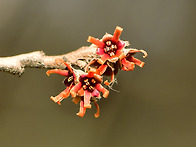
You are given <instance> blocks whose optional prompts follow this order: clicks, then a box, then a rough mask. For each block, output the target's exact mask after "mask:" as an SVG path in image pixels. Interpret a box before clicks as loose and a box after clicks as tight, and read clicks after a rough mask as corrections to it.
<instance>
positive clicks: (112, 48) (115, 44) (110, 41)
mask: <svg viewBox="0 0 196 147" xmlns="http://www.w3.org/2000/svg"><path fill="white" fill-rule="evenodd" d="M122 31H123V29H122V28H121V27H118V26H117V27H116V30H115V31H114V35H113V36H112V35H110V34H106V35H104V36H103V38H102V40H99V39H96V38H94V37H91V36H89V37H88V40H87V41H88V42H91V43H93V44H95V45H96V46H98V48H97V54H98V55H101V60H102V62H105V61H106V60H115V61H117V60H118V58H116V57H119V56H120V55H121V54H122V49H123V48H124V46H125V42H123V41H120V40H119V37H120V35H121V32H122Z"/></svg>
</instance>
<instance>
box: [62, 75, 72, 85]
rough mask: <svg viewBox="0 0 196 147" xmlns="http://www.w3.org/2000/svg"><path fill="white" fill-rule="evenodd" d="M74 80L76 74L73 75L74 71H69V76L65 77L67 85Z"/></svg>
mask: <svg viewBox="0 0 196 147" xmlns="http://www.w3.org/2000/svg"><path fill="white" fill-rule="evenodd" d="M73 82H74V75H73V73H69V76H67V77H66V78H65V79H64V84H65V85H66V86H70V85H71V84H72V83H73Z"/></svg>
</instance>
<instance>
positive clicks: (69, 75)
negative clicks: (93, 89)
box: [46, 58, 76, 105]
mask: <svg viewBox="0 0 196 147" xmlns="http://www.w3.org/2000/svg"><path fill="white" fill-rule="evenodd" d="M55 61H56V63H59V62H61V63H64V64H65V65H66V66H67V69H68V70H61V69H52V70H48V71H47V72H46V74H47V75H48V76H49V75H50V74H51V73H57V74H60V75H62V76H65V77H66V78H65V79H64V84H65V86H67V88H66V89H65V90H64V91H62V92H61V93H60V94H59V95H57V96H55V97H53V96H51V97H50V99H52V100H53V101H54V102H56V103H57V104H59V105H61V101H62V100H63V99H64V98H67V97H68V96H69V95H70V90H71V88H72V87H73V86H74V85H75V83H74V82H75V80H76V75H75V73H74V71H73V69H72V68H71V66H70V65H69V64H68V63H66V62H65V61H64V60H62V59H60V58H59V59H56V60H55Z"/></svg>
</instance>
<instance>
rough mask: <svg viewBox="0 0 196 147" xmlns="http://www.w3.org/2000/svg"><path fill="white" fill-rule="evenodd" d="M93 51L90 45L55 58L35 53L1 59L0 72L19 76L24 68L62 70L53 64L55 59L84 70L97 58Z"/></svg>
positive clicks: (39, 52)
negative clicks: (90, 61)
mask: <svg viewBox="0 0 196 147" xmlns="http://www.w3.org/2000/svg"><path fill="white" fill-rule="evenodd" d="M95 51H96V48H95V46H94V45H91V46H89V47H81V48H79V49H78V50H76V51H73V52H70V53H67V54H63V55H57V56H46V55H45V53H44V52H43V51H35V52H31V53H26V54H21V55H16V56H12V57H1V58H0V71H6V72H9V73H11V74H17V75H19V76H20V75H22V74H23V73H24V71H25V67H30V68H47V69H51V68H64V67H59V65H57V64H56V63H55V59H56V58H61V59H63V60H64V61H66V62H68V63H70V64H72V65H73V66H74V65H76V66H78V67H80V68H84V67H85V66H86V65H87V64H88V62H89V60H91V59H93V58H96V57H97V55H96V54H95Z"/></svg>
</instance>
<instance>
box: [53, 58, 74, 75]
mask: <svg viewBox="0 0 196 147" xmlns="http://www.w3.org/2000/svg"><path fill="white" fill-rule="evenodd" d="M55 62H56V63H57V64H58V63H60V62H62V63H64V64H65V65H66V66H67V68H68V70H69V71H70V72H72V73H73V69H72V68H71V66H70V64H68V63H67V62H65V61H64V60H63V59H61V58H57V59H55Z"/></svg>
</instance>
